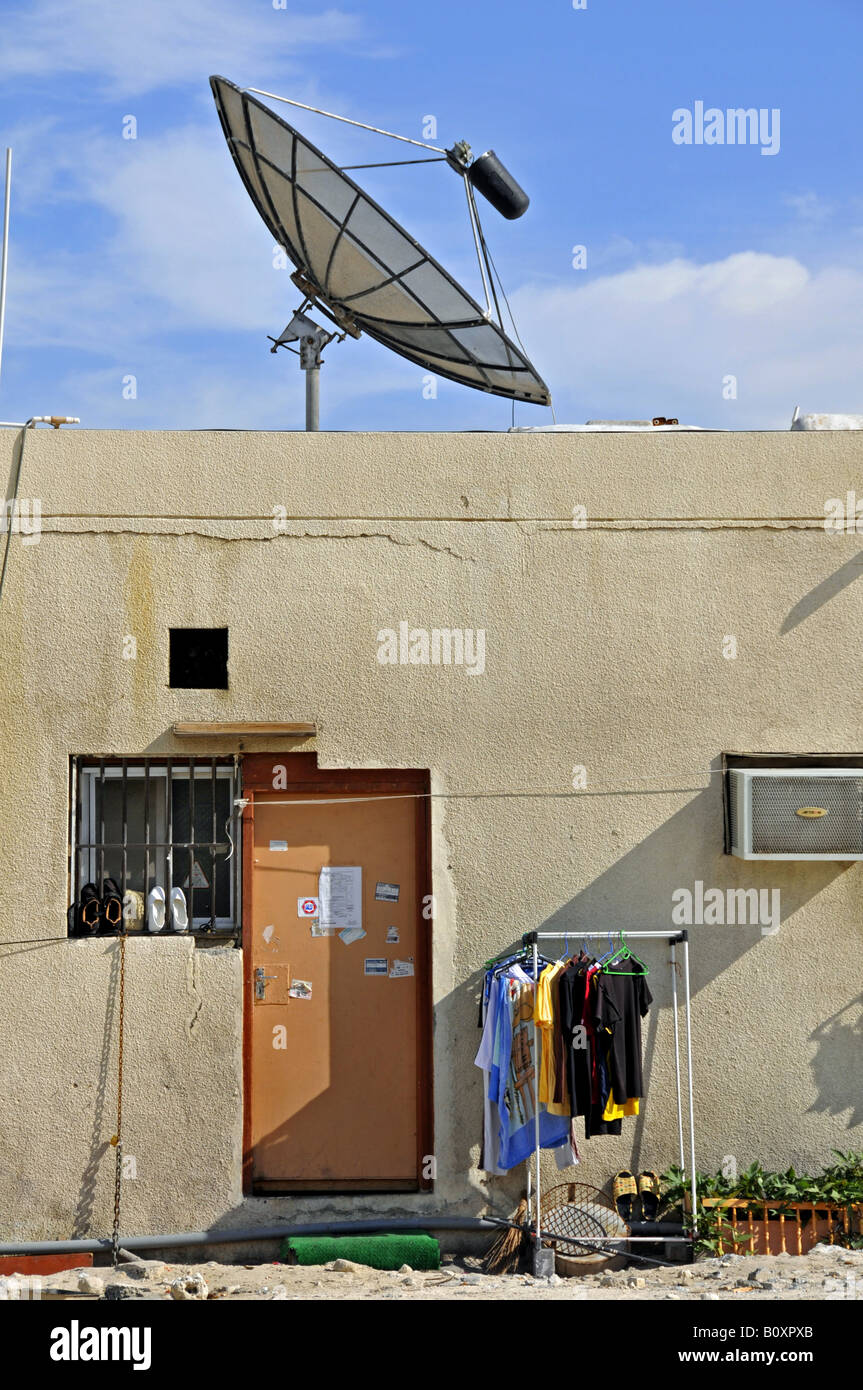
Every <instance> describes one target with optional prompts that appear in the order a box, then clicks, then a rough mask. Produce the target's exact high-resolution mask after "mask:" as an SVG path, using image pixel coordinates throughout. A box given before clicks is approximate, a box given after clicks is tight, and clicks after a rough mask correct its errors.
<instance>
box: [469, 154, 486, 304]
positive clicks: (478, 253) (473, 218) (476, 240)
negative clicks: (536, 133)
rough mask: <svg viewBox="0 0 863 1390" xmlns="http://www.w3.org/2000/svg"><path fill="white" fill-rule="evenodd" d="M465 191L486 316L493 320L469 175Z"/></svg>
mask: <svg viewBox="0 0 863 1390" xmlns="http://www.w3.org/2000/svg"><path fill="white" fill-rule="evenodd" d="M464 189H465V193H466V194H467V211H468V216H469V218H470V229H471V231H472V232H473V242H474V246H475V247H476V258H477V261H478V262H479V273H480V275H481V276H482V289H483V294H484V295H485V316H486V318H487V319H488V318H491V299H490V297H489V292H488V282H487V281H486V278H485V270H486V267H485V261H484V260H483V255H482V248H481V246H480V236H479V231H478V230H477V223H476V204H475V203H474V200H473V189H472V188H471V185H470V179H469V178H468V176H467V174H465V176H464Z"/></svg>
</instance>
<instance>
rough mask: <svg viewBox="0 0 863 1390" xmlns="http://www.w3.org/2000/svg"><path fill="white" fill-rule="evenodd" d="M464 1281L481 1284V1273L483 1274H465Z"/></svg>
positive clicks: (464, 1282) (465, 1282)
mask: <svg viewBox="0 0 863 1390" xmlns="http://www.w3.org/2000/svg"><path fill="white" fill-rule="evenodd" d="M462 1283H463V1284H481V1283H482V1275H481V1274H465V1275H464V1276H463V1278H462Z"/></svg>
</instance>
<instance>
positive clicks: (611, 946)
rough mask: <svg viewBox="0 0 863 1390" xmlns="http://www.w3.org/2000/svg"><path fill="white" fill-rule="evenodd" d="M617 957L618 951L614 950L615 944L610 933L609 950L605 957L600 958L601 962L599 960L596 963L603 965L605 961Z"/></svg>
mask: <svg viewBox="0 0 863 1390" xmlns="http://www.w3.org/2000/svg"><path fill="white" fill-rule="evenodd" d="M622 935H623V933H622V932H621V936H622ZM618 949H619V948H618ZM616 955H617V951H615V949H614V942H613V941H612V939H611V932H609V933H608V950H607V951H606V952H605V954H604V955H602V956H600V957H599V960H598V961H597V962H596V963H597V965H602V964H603V962H604V961H607V960H611V959H612V957H613V956H616Z"/></svg>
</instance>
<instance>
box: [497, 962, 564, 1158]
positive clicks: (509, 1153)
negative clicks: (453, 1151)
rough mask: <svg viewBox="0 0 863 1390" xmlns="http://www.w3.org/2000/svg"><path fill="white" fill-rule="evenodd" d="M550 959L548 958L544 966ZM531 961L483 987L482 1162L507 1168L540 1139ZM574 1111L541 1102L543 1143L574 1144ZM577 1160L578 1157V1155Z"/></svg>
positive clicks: (504, 968)
mask: <svg viewBox="0 0 863 1390" xmlns="http://www.w3.org/2000/svg"><path fill="white" fill-rule="evenodd" d="M547 964H548V962H546V961H542V962H541V965H542V967H543V968H544V967H545V966H546V965H547ZM528 965H529V962H528V961H521V962H520V961H519V960H518V959H512V960H510V961H507V962H504V963H503V964H502V965H501V966H499V967H498V968H497V969H496V970H492V971H489V972H488V974H487V976H486V981H485V988H484V990H483V1001H484V1006H485V1010H484V1012H485V1016H484V1020H483V1035H482V1040H481V1042H480V1046H479V1050H478V1052H477V1055H476V1059H475V1061H476V1065H477V1066H478V1067H479V1068H481V1070H482V1071H483V1074H484V1080H485V1105H484V1135H483V1157H482V1166H483V1167H484V1168H485V1169H486V1171H488V1172H492V1173H503V1172H508V1171H509V1170H510V1169H511V1168H514V1167H516V1166H517V1165H518V1164H519V1163H523V1162H524V1161H525V1159H527V1158H529V1157H530V1155H531V1153H532V1152H533V1150H534V1146H535V1143H536V1109H535V1104H536V1092H537V1083H538V1071H539V1072H541V1069H542V1046H541V1041H540V1040H541V1036H542V1035H541V1033H540V1032H539V1031H537V1034H536V1042H537V1044H538V1053H539V1055H538V1056H537V1055H535V1054H534V1002H535V1000H534V996H535V982H534V980H533V979H532V977H531V975H530V974H529V973H528V969H527V968H526V967H527V966H528ZM570 1133H571V1124H570V1116H569V1114H568V1113H567V1114H556V1115H555V1114H550V1113H549V1111H548V1109H547V1107H546V1105H545V1104H543V1103H542V1102H540V1105H539V1139H540V1146H541V1147H542V1148H551V1149H553V1148H559V1147H561V1146H562V1145H569V1144H570ZM572 1159H573V1162H576V1161H577V1156H576V1155H575V1154H573V1155H572Z"/></svg>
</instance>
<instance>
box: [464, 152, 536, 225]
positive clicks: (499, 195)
mask: <svg viewBox="0 0 863 1390" xmlns="http://www.w3.org/2000/svg"><path fill="white" fill-rule="evenodd" d="M467 175H468V178H469V179H470V181H471V183H472V184H473V186H474V188H475V189H476V191H477V193H481V194H482V196H483V197H484V198H486V199H487V200H488V202H490V203H491V205H492V207H493V208H495V209H496V210H497V212H499V213H500V215H501V217H506V218H507V219H508V220H509V221H510V222H514V221H515V219H516V218H517V217H523V216H524V214H525V213H526V212H527V210H528V208H529V207H530V198H529V197H528V196H527V194H526V193H525V191H524V189H523V188H522V186H521V184H520V183H518V181H517V180H516V179H514V178H513V176H512V174H511V173H510V172H509V170H508V169H507V167H506V165H505V164H502V163H501V161H500V160H499V159H498V157H497V155H496V154H495V152H494V150H486V152H485V154H481V155H480V156H479V157H478V158H477V159H475V160H474V162H473V164H471V166H470V168H469V169H468V171H467Z"/></svg>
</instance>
